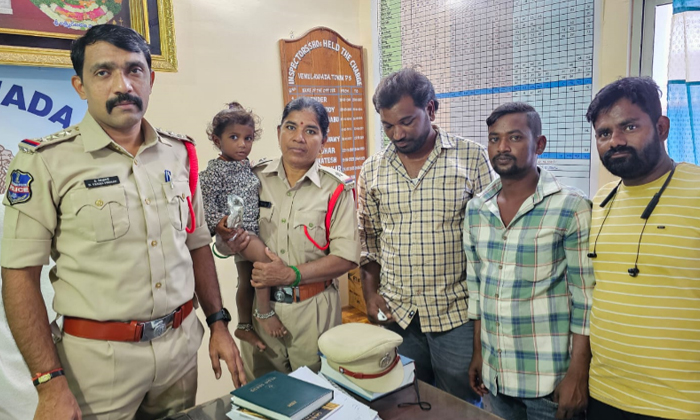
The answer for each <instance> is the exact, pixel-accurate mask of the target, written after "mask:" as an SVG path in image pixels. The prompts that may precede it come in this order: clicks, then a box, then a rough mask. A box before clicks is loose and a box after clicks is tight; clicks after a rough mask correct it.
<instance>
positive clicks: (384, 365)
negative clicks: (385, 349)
mask: <svg viewBox="0 0 700 420" xmlns="http://www.w3.org/2000/svg"><path fill="white" fill-rule="evenodd" d="M391 360H392V357H391V354H389V353H387V354H385V355H384V357H382V359H381V360H380V361H379V367H380V368H382V369H386V368H388V367H389V365H391Z"/></svg>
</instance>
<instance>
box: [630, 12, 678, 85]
mask: <svg viewBox="0 0 700 420" xmlns="http://www.w3.org/2000/svg"><path fill="white" fill-rule="evenodd" d="M671 3H673V0H639V1H634V4H633V5H632V39H631V43H630V45H632V48H631V50H632V51H631V56H630V68H629V74H630V76H649V77H651V75H652V71H653V66H654V31H655V30H656V28H655V26H656V19H655V18H656V7H657V6H662V5H664V4H671Z"/></svg>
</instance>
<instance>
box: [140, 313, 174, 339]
mask: <svg viewBox="0 0 700 420" xmlns="http://www.w3.org/2000/svg"><path fill="white" fill-rule="evenodd" d="M167 330H168V324H167V323H166V322H165V318H160V319H154V320H153V321H148V322H144V323H143V334H142V335H141V340H140V341H151V340H153V339H156V338H158V337H160V336H161V335H163V334H165V332H166V331H167Z"/></svg>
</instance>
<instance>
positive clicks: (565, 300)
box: [464, 168, 595, 398]
mask: <svg viewBox="0 0 700 420" xmlns="http://www.w3.org/2000/svg"><path fill="white" fill-rule="evenodd" d="M501 188H502V185H501V180H500V179H497V180H496V181H494V182H493V183H492V184H491V185H490V186H489V187H488V188H487V189H486V191H484V193H483V194H482V195H480V196H478V197H476V198H474V199H472V200H471V201H470V202H469V204H468V205H467V216H466V220H465V221H464V230H465V233H464V250H465V253H466V255H467V261H468V262H467V284H468V286H469V317H470V318H472V319H481V343H482V355H483V359H484V363H483V371H482V377H483V382H484V385H486V387H487V388H488V389H489V390H490V391H491V392H493V393H495V392H496V391H497V392H498V393H502V394H505V395H509V396H512V397H519V398H538V397H543V396H546V395H548V394H551V393H552V392H553V391H554V388H555V387H556V385H557V384H558V383H559V382H560V381H561V380H562V379H563V378H564V375H565V374H566V371H567V369H568V368H569V346H570V344H571V333H574V334H579V335H588V328H589V316H590V309H591V299H592V293H593V287H594V285H595V278H594V276H593V268H592V265H591V261H590V259H589V258H588V257H587V255H586V254H587V253H588V231H589V228H590V222H591V203H590V201H588V199H587V198H586V196H585V195H584V194H583V193H582V192H581V191H579V190H577V189H575V188H572V187H568V186H564V185H561V184H560V183H559V182H558V181H557V179H556V178H555V177H554V176H553V175H552V174H550V173H549V172H547V171H546V170H544V169H541V168H540V179H539V181H538V183H537V189H536V190H535V193H534V194H533V195H532V196H530V197H529V198H527V199H526V200H525V201H524V202H523V204H522V205H521V206H520V209H519V210H518V212H517V213H516V215H515V217H514V218H513V220H512V221H511V222H510V224H509V225H508V226H507V227H506V226H504V225H503V221H502V220H501V215H500V211H499V208H498V203H497V198H498V193H499V192H500V191H501Z"/></svg>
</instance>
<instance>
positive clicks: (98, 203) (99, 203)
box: [95, 200, 104, 207]
mask: <svg viewBox="0 0 700 420" xmlns="http://www.w3.org/2000/svg"><path fill="white" fill-rule="evenodd" d="M103 204H104V202H103V201H102V200H97V201H95V205H96V206H97V207H102V205H103Z"/></svg>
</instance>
